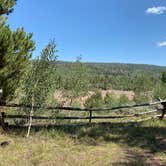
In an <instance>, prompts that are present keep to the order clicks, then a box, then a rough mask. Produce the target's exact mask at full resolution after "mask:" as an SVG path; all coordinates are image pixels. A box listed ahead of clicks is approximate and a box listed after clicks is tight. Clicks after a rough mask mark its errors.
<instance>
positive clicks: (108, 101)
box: [104, 93, 118, 107]
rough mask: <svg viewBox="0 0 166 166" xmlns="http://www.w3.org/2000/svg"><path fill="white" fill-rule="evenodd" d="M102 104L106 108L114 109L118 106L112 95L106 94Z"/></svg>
mask: <svg viewBox="0 0 166 166" xmlns="http://www.w3.org/2000/svg"><path fill="white" fill-rule="evenodd" d="M104 104H105V106H106V107H114V106H117V105H118V102H117V99H116V98H115V97H114V95H113V94H112V93H107V94H106V96H105V98H104Z"/></svg>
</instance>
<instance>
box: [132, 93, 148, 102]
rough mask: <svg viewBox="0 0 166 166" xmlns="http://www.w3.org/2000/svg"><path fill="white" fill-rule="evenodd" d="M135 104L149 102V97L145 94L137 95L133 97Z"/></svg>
mask: <svg viewBox="0 0 166 166" xmlns="http://www.w3.org/2000/svg"><path fill="white" fill-rule="evenodd" d="M134 101H135V103H136V104H143V103H147V102H149V97H148V95H147V94H146V93H137V94H136V95H135V97H134Z"/></svg>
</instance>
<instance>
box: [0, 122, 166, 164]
mask: <svg viewBox="0 0 166 166" xmlns="http://www.w3.org/2000/svg"><path fill="white" fill-rule="evenodd" d="M0 133H1V134H0V143H2V142H3V141H8V142H9V145H6V146H0V166H9V165H10V166H38V165H39V166H68V165H69V166H70V165H71V166H73V165H74V166H75V165H76V166H79V165H80V166H84V165H85V166H87V165H88V166H90V165H95V166H96V165H97V166H101V165H102V166H105V165H109V166H110V165H113V166H116V165H117V166H119V165H122V166H123V165H126V166H128V165H129V166H146V165H149V166H153V165H154V166H158V165H163V166H164V165H166V121H158V120H155V121H148V122H144V123H139V124H136V123H130V124H122V123H100V124H91V125H86V124H85V125H81V126H66V127H64V126H63V127H59V128H52V129H33V130H32V132H31V136H30V137H29V138H26V137H25V135H26V130H25V129H9V131H8V132H4V131H1V132H0Z"/></svg>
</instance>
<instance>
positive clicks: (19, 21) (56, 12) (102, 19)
mask: <svg viewBox="0 0 166 166" xmlns="http://www.w3.org/2000/svg"><path fill="white" fill-rule="evenodd" d="M8 23H9V24H10V25H11V27H12V29H15V28H17V27H22V26H23V27H24V28H25V30H26V31H27V32H33V33H34V36H33V39H34V40H35V42H36V51H35V52H34V54H33V56H34V57H35V56H37V55H39V54H40V52H41V50H42V48H44V47H45V45H46V44H47V43H48V41H49V40H50V39H52V38H55V40H56V43H57V49H58V51H59V52H58V56H59V58H58V59H59V60H65V61H73V60H75V59H76V57H77V56H79V55H80V54H81V55H82V60H83V61H86V62H87V61H88V62H122V63H141V64H155V65H163V66H166V0H18V4H17V6H16V7H15V11H14V13H13V14H11V15H10V16H9V21H8Z"/></svg>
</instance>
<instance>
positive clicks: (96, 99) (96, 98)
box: [84, 92, 104, 108]
mask: <svg viewBox="0 0 166 166" xmlns="http://www.w3.org/2000/svg"><path fill="white" fill-rule="evenodd" d="M84 106H85V107H88V108H92V107H102V106H104V101H103V98H102V95H101V93H100V92H96V93H95V94H94V95H92V96H91V97H90V98H89V99H88V100H86V102H85V104H84Z"/></svg>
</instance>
